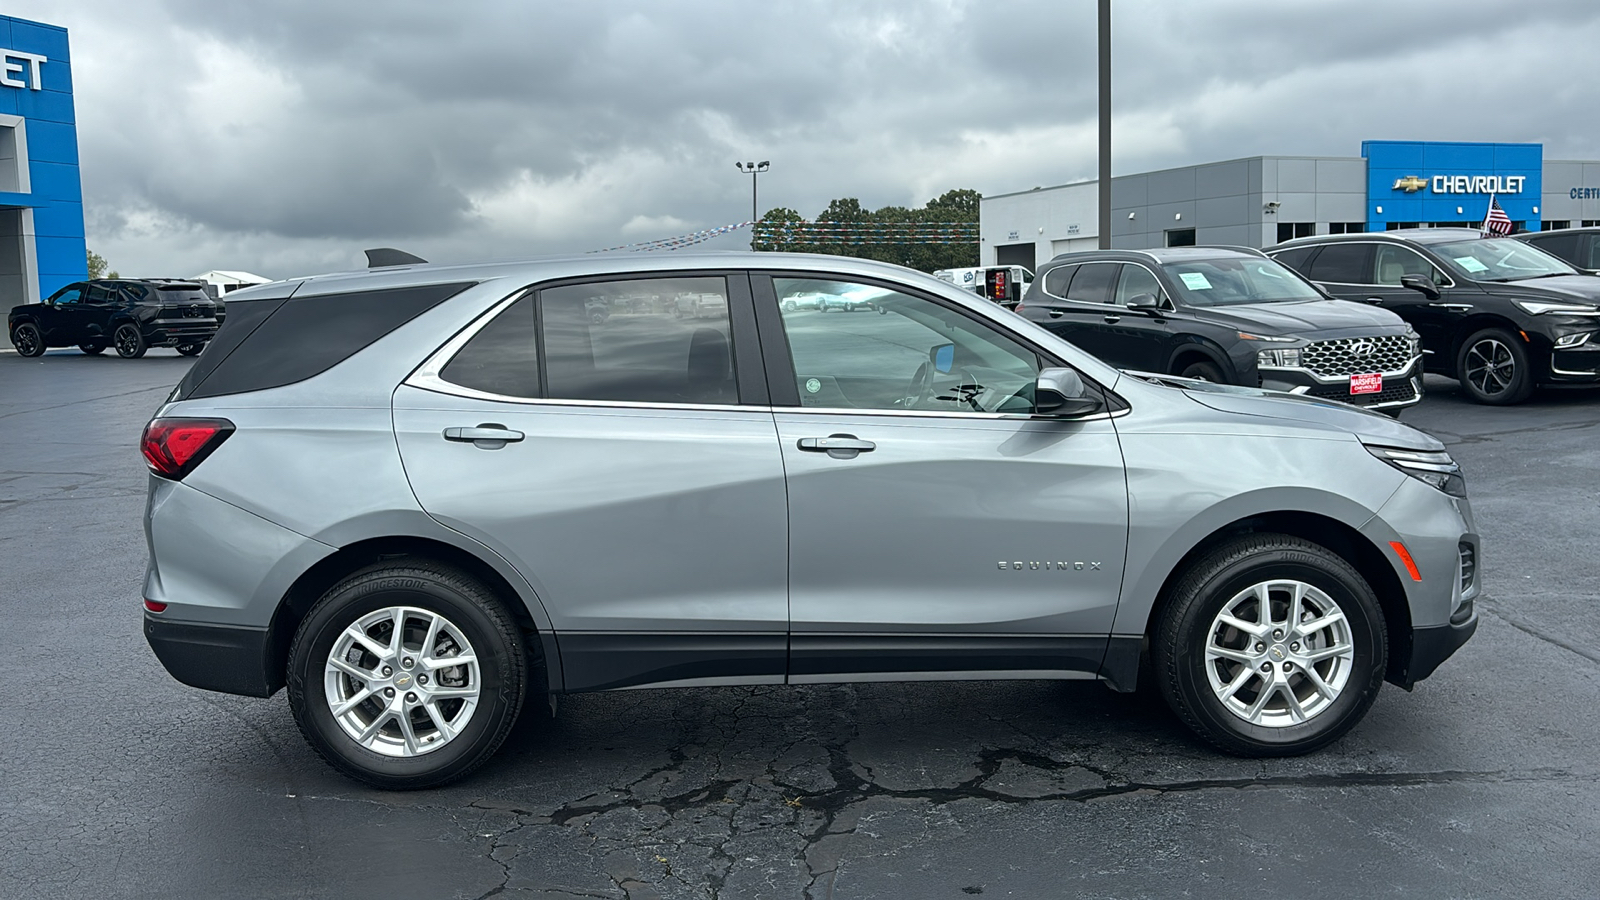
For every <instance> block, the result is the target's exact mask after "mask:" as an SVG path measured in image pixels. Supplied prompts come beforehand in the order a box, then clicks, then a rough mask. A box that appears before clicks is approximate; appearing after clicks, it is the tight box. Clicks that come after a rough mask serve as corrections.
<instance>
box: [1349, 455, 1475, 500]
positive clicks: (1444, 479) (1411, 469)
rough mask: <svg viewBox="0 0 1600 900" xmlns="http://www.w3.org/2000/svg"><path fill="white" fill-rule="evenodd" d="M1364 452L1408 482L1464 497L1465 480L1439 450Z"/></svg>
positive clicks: (1456, 466)
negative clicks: (1394, 470) (1406, 476)
mask: <svg viewBox="0 0 1600 900" xmlns="http://www.w3.org/2000/svg"><path fill="white" fill-rule="evenodd" d="M1367 452H1368V453H1371V454H1372V455H1373V456H1376V457H1377V458H1379V459H1381V460H1383V461H1384V462H1386V463H1388V464H1389V465H1391V466H1394V467H1395V468H1396V469H1399V470H1400V471H1402V472H1404V473H1406V474H1407V475H1410V476H1411V477H1412V478H1415V479H1417V480H1418V481H1420V482H1423V483H1424V484H1426V485H1428V486H1429V487H1432V488H1436V489H1438V490H1441V491H1443V492H1445V493H1446V494H1449V495H1450V496H1452V497H1465V496H1466V495H1467V479H1466V478H1463V477H1462V475H1461V467H1460V466H1459V465H1457V464H1456V461H1455V460H1454V459H1452V458H1450V454H1449V453H1447V452H1445V451H1443V450H1436V451H1435V450H1401V449H1400V448H1398V447H1372V446H1368V447H1367Z"/></svg>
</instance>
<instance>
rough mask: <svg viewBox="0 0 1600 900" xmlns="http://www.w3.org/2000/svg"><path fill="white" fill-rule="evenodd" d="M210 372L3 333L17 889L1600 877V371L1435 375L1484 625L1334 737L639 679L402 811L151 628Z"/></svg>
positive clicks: (1165, 888)
mask: <svg viewBox="0 0 1600 900" xmlns="http://www.w3.org/2000/svg"><path fill="white" fill-rule="evenodd" d="M190 363H191V360H189V359H186V358H181V357H179V356H177V355H176V354H175V353H173V352H172V351H169V350H157V351H152V352H151V353H150V355H149V356H148V357H146V358H145V359H142V360H122V359H118V358H116V357H114V356H106V357H86V356H82V355H80V354H78V353H77V352H76V351H52V352H50V353H48V354H46V355H45V356H44V357H42V358H40V359H35V360H24V359H21V358H19V357H18V356H16V355H15V354H14V353H0V559H3V560H4V571H3V578H0V615H3V621H4V623H5V627H4V635H5V638H6V639H5V641H4V648H5V649H4V655H5V657H6V664H5V665H0V728H3V737H0V845H3V846H4V848H5V849H4V850H3V851H0V896H3V897H6V898H19V900H21V898H35V897H41V898H42V897H52V898H55V897H163V898H187V897H196V898H201V897H205V898H213V897H228V896H245V897H264V898H265V897H352V898H354V897H362V898H365V897H380V896H381V897H407V898H409V897H429V898H433V897H438V898H444V897H460V898H479V897H490V896H499V897H518V896H526V897H535V896H537V897H541V898H556V897H604V898H650V897H683V898H690V897H693V898H706V897H722V898H753V897H773V898H788V897H812V898H820V897H836V898H861V897H903V898H939V897H950V898H957V897H969V896H974V895H979V894H981V895H984V896H1001V897H1024V898H1038V897H1170V896H1190V897H1244V896H1253V895H1267V896H1289V897H1295V896H1334V895H1343V896H1357V897H1388V896H1425V897H1513V896H1514V897H1550V898H1555V897H1593V896H1595V895H1596V894H1597V893H1600V885H1597V883H1596V882H1597V875H1600V750H1597V748H1600V703H1596V699H1597V698H1600V616H1597V615H1596V603H1595V601H1596V598H1597V597H1600V568H1597V567H1596V566H1595V565H1594V563H1593V559H1594V549H1593V548H1594V544H1595V540H1596V538H1597V537H1600V504H1597V502H1596V500H1597V498H1600V446H1597V438H1600V391H1561V392H1556V391H1546V392H1542V393H1540V394H1537V395H1536V396H1535V398H1534V400H1533V401H1532V402H1530V403H1528V404H1526V405H1524V406H1521V407H1516V408H1507V409H1492V408H1485V407H1480V406H1475V405H1472V404H1470V403H1467V402H1465V401H1464V400H1463V399H1461V398H1460V397H1459V396H1458V395H1457V392H1456V388H1455V384H1454V382H1451V381H1448V380H1443V379H1432V380H1430V382H1429V389H1430V391H1431V393H1430V394H1429V396H1428V398H1427V400H1426V401H1425V402H1424V403H1423V405H1422V406H1420V407H1418V408H1415V409H1413V410H1410V411H1408V412H1407V413H1406V414H1405V417H1404V420H1405V421H1407V422H1409V423H1411V424H1413V425H1416V426H1418V427H1421V428H1424V429H1426V430H1428V431H1431V432H1432V433H1434V434H1435V435H1437V436H1439V437H1440V438H1441V439H1442V440H1444V441H1445V442H1446V443H1447V444H1448V445H1449V446H1450V449H1451V451H1452V452H1453V453H1454V454H1455V455H1456V457H1457V459H1458V460H1459V461H1460V462H1461V463H1462V465H1463V467H1464V468H1465V470H1466V473H1467V477H1468V481H1469V486H1470V489H1471V492H1472V503H1473V506H1474V508H1475V510H1476V512H1477V514H1478V519H1479V525H1480V527H1481V531H1482V534H1483V542H1484V555H1483V562H1482V565H1483V570H1484V578H1485V584H1486V598H1485V599H1484V600H1483V601H1481V608H1482V610H1483V613H1484V615H1483V624H1482V626H1481V627H1480V629H1479V631H1478V634H1477V636H1476V637H1475V638H1474V639H1473V640H1472V641H1471V642H1470V643H1468V644H1467V645H1466V647H1464V648H1463V649H1462V651H1461V652H1460V653H1458V654H1457V655H1456V656H1455V657H1454V658H1453V659H1451V660H1450V661H1448V662H1447V663H1446V664H1445V665H1444V666H1443V667H1442V668H1441V669H1440V671H1439V672H1438V673H1437V674H1436V675H1435V676H1434V677H1433V678H1432V679H1430V680H1428V681H1426V682H1424V683H1422V684H1421V685H1419V686H1418V688H1417V689H1416V691H1415V692H1413V693H1406V692H1404V691H1401V690H1398V689H1395V688H1394V687H1393V686H1387V687H1386V688H1385V690H1384V691H1383V693H1382V695H1381V696H1380V698H1379V699H1378V702H1377V704H1376V705H1375V706H1374V708H1373V710H1372V712H1371V714H1370V715H1368V717H1367V718H1366V720H1365V721H1364V722H1363V723H1362V724H1361V725H1360V726H1358V727H1357V729H1356V730H1355V731H1354V732H1353V733H1352V734H1351V735H1350V736H1348V737H1346V738H1345V739H1344V740H1342V741H1341V742H1339V743H1337V744H1335V745H1334V746H1333V747H1331V748H1330V749H1328V750H1325V751H1323V752H1320V753H1318V754H1315V755H1313V756H1310V757H1305V758H1300V759H1293V760H1272V761H1250V760H1240V759H1234V758H1229V757H1224V756H1220V755H1218V754H1216V753H1214V752H1212V751H1210V750H1209V749H1207V748H1205V747H1204V746H1202V745H1200V744H1199V743H1198V742H1197V741H1196V740H1195V739H1194V738H1192V737H1191V736H1190V734H1189V733H1188V732H1187V731H1186V730H1185V729H1184V728H1182V726H1181V725H1179V724H1178V722H1177V721H1176V720H1175V719H1174V718H1173V717H1171V716H1170V715H1169V714H1168V713H1167V712H1166V711H1165V709H1164V708H1161V707H1159V706H1158V705H1156V704H1155V703H1152V702H1150V701H1149V700H1148V699H1146V698H1143V697H1138V696H1134V697H1129V696H1123V695H1117V694H1113V693H1111V692H1109V691H1107V690H1105V689H1104V688H1102V687H1100V686H1098V685H1096V684H1093V683H1088V682H1067V683H1048V682H1047V683H1031V682H989V683H945V684H916V685H899V684H873V685H860V686H822V687H805V688H787V687H760V688H724V689H676V690H645V691H625V692H618V693H610V694H594V695H582V696H576V697H569V698H566V699H565V700H564V701H563V702H562V705H561V709H560V711H559V713H558V714H557V715H556V717H555V718H554V719H553V720H552V719H548V718H544V717H540V716H536V715H525V716H524V719H523V721H522V722H521V723H520V724H519V725H518V728H517V731H516V733H515V734H514V735H513V738H512V742H511V745H510V746H508V747H507V748H506V749H505V750H504V751H502V752H501V753H500V754H499V756H498V757H496V758H495V760H493V761H492V762H491V763H490V764H489V765H488V766H487V767H486V768H484V769H482V770H480V771H479V772H478V773H477V774H475V775H474V776H472V777H470V778H468V779H467V780H465V781H463V782H460V783H458V784H455V785H453V786H451V787H448V788H445V789H442V790H435V791H425V792H418V793H408V794H393V793H382V792H378V791H374V790H369V789H367V788H364V787H361V786H358V785H356V784H354V783H353V782H350V781H347V780H345V779H343V778H342V777H340V776H338V775H336V774H334V773H333V772H332V771H331V770H330V769H328V768H327V767H326V766H325V765H323V764H322V762H321V761H320V760H318V759H317V757H316V756H315V755H314V754H313V753H312V751H311V750H310V749H309V748H308V747H307V745H306V744H305V743H304V742H303V741H302V739H301V737H300V735H299V733H298V732H297V731H296V729H295V726H294V723H293V721H292V719H291V717H290V715H289V710H288V705H287V703H286V701H285V700H284V698H283V695H282V694H280V695H279V696H277V697H275V698H272V699H270V700H252V699H247V698H239V697H229V696H223V695H217V694H208V693H204V692H201V691H197V690H193V689H190V688H187V687H184V686H182V685H180V684H178V683H176V682H174V681H173V680H172V679H171V678H170V677H168V676H167V674H166V673H165V671H164V670H163V669H162V668H161V667H160V665H159V664H158V663H157V662H156V660H155V658H154V656H152V655H151V653H150V652H149V649H148V648H147V646H146V645H145V642H144V639H143V637H142V636H141V634H140V612H139V606H138V603H139V589H140V584H141V578H142V574H143V568H144V552H145V551H144V538H143V534H142V531H141V528H140V516H141V513H142V510H143V505H144V494H145V483H146V470H145V466H144V462H143V460H142V459H141V457H140V456H139V453H138V450H137V439H138V434H139V430H140V428H141V427H142V426H143V424H144V422H145V421H146V419H147V418H148V417H149V415H150V414H151V412H152V411H153V410H154V409H155V408H156V407H157V406H158V405H159V403H160V402H161V400H162V399H163V397H164V396H165V395H166V393H167V392H168V391H169V390H170V389H171V387H172V385H173V384H175V383H176V382H177V380H178V379H179V378H180V377H181V375H182V374H183V372H184V371H185V369H186V368H187V367H188V366H189V365H190Z"/></svg>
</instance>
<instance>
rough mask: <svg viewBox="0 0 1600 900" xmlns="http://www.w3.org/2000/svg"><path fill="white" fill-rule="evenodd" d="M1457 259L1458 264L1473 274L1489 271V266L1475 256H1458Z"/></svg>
mask: <svg viewBox="0 0 1600 900" xmlns="http://www.w3.org/2000/svg"><path fill="white" fill-rule="evenodd" d="M1455 260H1456V265H1458V266H1460V267H1461V268H1463V269H1466V270H1467V271H1468V272H1471V273H1473V274H1477V273H1479V272H1487V271H1489V267H1488V266H1486V265H1484V264H1483V263H1481V262H1479V261H1478V258H1477V257H1475V256H1457V257H1456V258H1455Z"/></svg>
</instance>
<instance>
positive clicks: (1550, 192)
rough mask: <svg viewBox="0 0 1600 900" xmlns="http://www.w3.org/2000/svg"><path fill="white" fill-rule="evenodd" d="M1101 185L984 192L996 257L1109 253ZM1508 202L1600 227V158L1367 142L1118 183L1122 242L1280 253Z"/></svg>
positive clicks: (1529, 212)
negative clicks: (1101, 223)
mask: <svg viewBox="0 0 1600 900" xmlns="http://www.w3.org/2000/svg"><path fill="white" fill-rule="evenodd" d="M1098 187H1099V184H1098V182H1095V181H1085V182H1079V183H1076V184H1066V185H1061V186H1059V187H1049V188H1034V189H1033V190H1030V191H1020V192H1017V193H1012V194H1000V195H997V196H993V197H984V198H983V201H982V204H981V207H980V209H981V215H980V219H981V232H980V233H981V240H982V256H981V259H982V261H983V264H984V265H1023V266H1027V267H1028V268H1029V269H1032V268H1033V267H1034V266H1035V265H1037V264H1039V263H1042V262H1044V261H1046V260H1048V259H1050V258H1051V257H1053V256H1055V255H1056V254H1058V253H1068V252H1071V251H1074V250H1093V249H1096V248H1097V247H1099V228H1098V218H1099V212H1098V210H1099V192H1098ZM1491 196H1492V197H1494V198H1495V199H1496V201H1497V202H1498V203H1499V204H1500V206H1501V208H1503V209H1504V210H1505V211H1506V215H1507V216H1509V217H1510V218H1511V220H1512V222H1513V224H1514V225H1515V226H1516V227H1518V228H1519V229H1526V230H1529V231H1538V230H1541V229H1551V228H1567V227H1577V226H1589V225H1600V161H1579V160H1553V159H1545V158H1544V147H1543V145H1541V144H1494V143H1458V142H1431V141H1365V142H1363V143H1362V145H1361V155H1360V156H1358V157H1342V156H1252V157H1249V158H1247V159H1235V160H1229V161H1227V162H1218V163H1208V164H1205V165H1198V166H1186V167H1184V168H1180V169H1164V170H1162V171H1159V172H1145V173H1142V174H1138V175H1123V176H1119V177H1116V178H1113V179H1111V246H1113V247H1116V248H1125V249H1141V248H1147V247H1181V246H1188V245H1191V244H1233V245H1243V246H1248V247H1270V246H1272V245H1273V244H1276V243H1278V242H1279V241H1286V240H1288V239H1290V238H1295V237H1304V236H1306V235H1312V234H1342V233H1346V232H1363V231H1384V230H1393V229H1397V228H1429V227H1434V228H1437V227H1445V226H1450V227H1462V226H1465V227H1477V226H1478V225H1479V224H1481V223H1482V222H1483V219H1484V216H1485V215H1486V214H1487V213H1488V210H1489V199H1490V197H1491Z"/></svg>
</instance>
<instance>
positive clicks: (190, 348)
mask: <svg viewBox="0 0 1600 900" xmlns="http://www.w3.org/2000/svg"><path fill="white" fill-rule="evenodd" d="M204 349H206V345H205V344H179V345H178V352H179V353H181V354H183V355H184V356H199V355H200V351H202V350H204Z"/></svg>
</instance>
